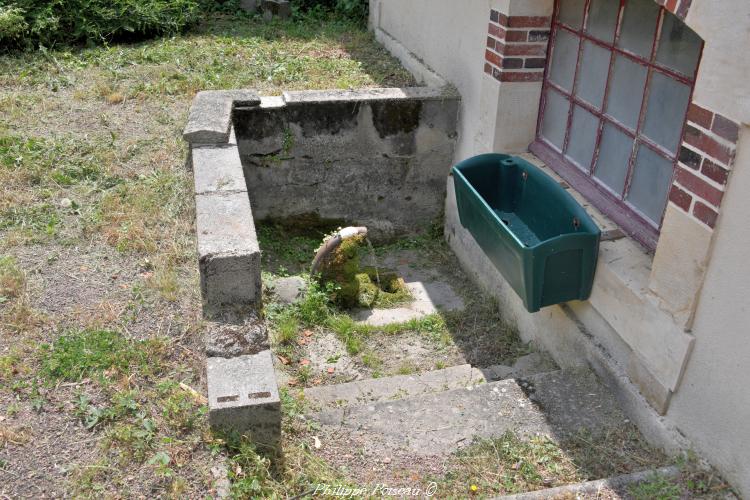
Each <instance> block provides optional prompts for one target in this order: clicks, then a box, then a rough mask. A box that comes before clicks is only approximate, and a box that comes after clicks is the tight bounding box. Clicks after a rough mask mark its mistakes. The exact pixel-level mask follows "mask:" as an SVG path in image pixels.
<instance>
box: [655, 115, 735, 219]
mask: <svg viewBox="0 0 750 500" xmlns="http://www.w3.org/2000/svg"><path fill="white" fill-rule="evenodd" d="M739 130H740V128H739V124H737V123H736V122H734V121H732V120H730V119H728V118H726V117H724V116H722V115H720V114H718V113H714V112H712V111H710V110H708V109H706V108H704V107H702V106H699V105H698V104H696V103H692V104H691V105H690V108H689V109H688V114H687V125H686V127H685V136H684V137H683V139H682V145H681V147H680V156H679V162H678V165H677V171H676V172H675V179H674V183H673V185H672V190H671V191H670V193H669V200H670V201H671V202H672V203H673V204H674V205H676V206H677V207H679V208H680V209H682V210H683V211H685V212H687V213H689V214H692V215H693V216H694V217H695V218H696V219H698V220H699V221H701V222H703V223H704V224H706V225H707V226H710V227H714V225H715V224H716V218H717V217H718V215H719V207H720V206H721V200H722V198H723V196H724V191H725V189H726V185H727V180H728V179H729V172H730V170H731V168H732V163H733V162H734V155H735V151H736V149H737V140H738V137H739Z"/></svg>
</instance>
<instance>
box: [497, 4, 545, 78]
mask: <svg viewBox="0 0 750 500" xmlns="http://www.w3.org/2000/svg"><path fill="white" fill-rule="evenodd" d="M551 23H552V19H551V18H550V17H547V16H539V17H535V16H506V15H505V14H503V13H501V12H498V11H496V10H491V11H490V23H489V27H488V32H487V48H486V49H485V53H484V72H485V73H487V74H488V75H490V76H492V77H493V78H495V79H496V80H498V81H500V82H541V81H542V76H543V74H544V64H545V61H546V56H547V40H548V39H549V32H550V24H551Z"/></svg>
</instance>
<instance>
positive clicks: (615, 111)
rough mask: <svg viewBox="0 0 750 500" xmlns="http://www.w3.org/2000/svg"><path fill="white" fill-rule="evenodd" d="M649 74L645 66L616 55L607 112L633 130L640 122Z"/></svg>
mask: <svg viewBox="0 0 750 500" xmlns="http://www.w3.org/2000/svg"><path fill="white" fill-rule="evenodd" d="M647 75H648V71H647V69H646V67H645V66H641V65H640V64H638V63H635V62H633V61H631V60H630V59H628V58H626V57H623V56H615V67H614V68H613V69H612V81H611V82H610V84H609V95H608V96H607V114H609V115H611V116H612V117H614V118H615V119H616V120H617V121H619V122H620V123H622V124H624V125H625V126H627V127H630V128H631V129H633V130H635V127H636V125H637V124H638V116H639V115H640V112H641V101H643V91H644V89H645V87H646V76H647Z"/></svg>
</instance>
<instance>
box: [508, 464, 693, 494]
mask: <svg viewBox="0 0 750 500" xmlns="http://www.w3.org/2000/svg"><path fill="white" fill-rule="evenodd" d="M654 475H658V476H661V477H666V478H668V479H673V478H677V477H679V475H680V469H679V468H678V467H675V466H669V467H662V468H660V469H650V470H645V471H641V472H634V473H633V474H623V475H621V476H614V477H610V478H607V479H599V480H597V481H588V482H586V483H576V484H568V485H566V486H559V487H557V488H549V489H546V490H538V491H531V492H528V493H519V494H517V495H505V496H501V497H495V500H500V499H504V500H549V499H552V498H581V495H596V494H598V493H599V492H600V491H601V490H602V489H604V488H607V489H611V490H614V491H617V492H621V491H623V490H624V489H626V488H627V487H628V486H630V485H632V484H636V483H640V482H643V481H648V480H649V479H651V478H652V477H653V476H654ZM597 498H598V497H597Z"/></svg>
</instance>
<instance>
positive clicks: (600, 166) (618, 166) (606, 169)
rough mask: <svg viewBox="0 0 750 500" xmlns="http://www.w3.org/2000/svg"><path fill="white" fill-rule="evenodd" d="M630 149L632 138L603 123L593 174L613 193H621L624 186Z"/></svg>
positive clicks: (631, 147)
mask: <svg viewBox="0 0 750 500" xmlns="http://www.w3.org/2000/svg"><path fill="white" fill-rule="evenodd" d="M632 149H633V139H631V138H630V137H629V136H627V135H625V134H623V133H622V132H621V131H619V130H617V128H616V127H615V126H614V125H612V124H609V123H605V124H604V130H603V131H602V143H601V146H599V157H598V158H597V160H596V170H594V176H595V177H596V178H598V179H599V180H600V181H602V182H603V183H604V184H605V185H606V186H608V187H609V188H610V189H612V191H614V192H615V193H618V194H621V193H622V191H623V188H624V187H625V177H627V175H628V160H629V159H630V153H631V152H632Z"/></svg>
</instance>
